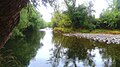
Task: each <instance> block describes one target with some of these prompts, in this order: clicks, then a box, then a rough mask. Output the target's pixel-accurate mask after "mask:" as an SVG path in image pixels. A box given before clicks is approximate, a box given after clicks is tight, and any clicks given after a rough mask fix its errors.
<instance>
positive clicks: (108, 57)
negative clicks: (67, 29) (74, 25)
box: [50, 34, 120, 67]
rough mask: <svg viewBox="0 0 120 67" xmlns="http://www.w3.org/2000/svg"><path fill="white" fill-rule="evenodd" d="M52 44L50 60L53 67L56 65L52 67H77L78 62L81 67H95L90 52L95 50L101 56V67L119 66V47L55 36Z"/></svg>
mask: <svg viewBox="0 0 120 67" xmlns="http://www.w3.org/2000/svg"><path fill="white" fill-rule="evenodd" d="M53 43H54V44H55V47H54V48H53V54H52V57H51V58H50V59H52V60H51V63H52V64H53V65H55V64H56V66H54V67H57V66H58V65H60V64H61V63H60V62H64V67H69V66H72V67H77V66H79V62H82V63H83V66H90V67H95V61H94V60H93V58H94V57H95V56H96V55H95V54H92V53H91V52H92V51H94V50H96V49H97V50H99V54H100V55H101V56H102V58H100V59H102V61H103V63H104V65H103V67H119V66H120V58H119V57H120V53H119V52H120V45H114V44H111V45H106V44H105V43H98V42H94V41H91V40H87V39H84V38H77V37H65V36H62V35H57V34H54V36H53ZM95 47H97V48H95ZM55 52H56V53H55ZM56 55H57V56H56ZM53 58H54V59H53ZM56 60H57V62H56Z"/></svg>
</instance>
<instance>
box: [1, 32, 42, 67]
mask: <svg viewBox="0 0 120 67" xmlns="http://www.w3.org/2000/svg"><path fill="white" fill-rule="evenodd" d="M28 33H29V34H28ZM26 34H27V35H26V37H25V38H19V37H18V38H16V39H12V40H9V41H8V42H7V44H6V45H5V47H4V48H2V49H0V67H27V66H28V65H29V61H30V60H31V59H32V58H33V57H34V56H35V55H36V51H37V50H38V48H40V47H41V45H40V41H39V40H40V39H41V38H43V36H44V32H41V33H40V32H37V31H32V32H26Z"/></svg>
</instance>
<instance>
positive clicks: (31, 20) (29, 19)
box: [12, 4, 45, 37]
mask: <svg viewBox="0 0 120 67" xmlns="http://www.w3.org/2000/svg"><path fill="white" fill-rule="evenodd" d="M44 27H45V21H44V20H43V19H42V16H41V14H40V13H38V12H37V11H36V10H35V8H34V7H33V6H32V5H31V4H28V6H27V7H25V8H23V9H22V10H21V12H20V21H19V24H18V25H17V26H16V27H15V28H14V30H13V32H12V33H13V34H12V37H15V36H24V34H23V31H25V30H26V29H27V28H31V29H34V30H37V29H40V28H44Z"/></svg>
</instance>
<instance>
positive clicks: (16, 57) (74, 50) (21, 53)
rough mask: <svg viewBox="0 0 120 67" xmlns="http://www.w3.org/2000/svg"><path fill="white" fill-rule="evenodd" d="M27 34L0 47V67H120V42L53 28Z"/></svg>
mask: <svg viewBox="0 0 120 67" xmlns="http://www.w3.org/2000/svg"><path fill="white" fill-rule="evenodd" d="M26 34H27V36H26V37H25V38H16V39H12V40H9V41H8V42H7V44H6V45H5V46H4V47H3V48H2V49H0V67H120V58H119V57H120V44H109V45H108V44H106V43H100V42H97V41H93V40H89V39H85V38H79V37H74V36H71V37H68V36H63V35H61V34H55V33H53V32H52V30H51V29H50V28H46V29H41V30H40V31H38V32H28V33H26Z"/></svg>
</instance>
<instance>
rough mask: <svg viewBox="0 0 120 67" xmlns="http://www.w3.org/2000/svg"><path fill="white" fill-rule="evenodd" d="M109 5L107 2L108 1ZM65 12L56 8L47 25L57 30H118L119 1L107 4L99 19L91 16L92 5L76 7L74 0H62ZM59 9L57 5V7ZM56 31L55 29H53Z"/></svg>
mask: <svg viewBox="0 0 120 67" xmlns="http://www.w3.org/2000/svg"><path fill="white" fill-rule="evenodd" d="M108 3H109V1H108ZM64 4H65V6H66V10H60V8H56V10H55V11H54V14H53V17H52V22H51V23H49V26H50V24H52V25H53V27H55V28H56V27H57V29H60V30H61V29H62V28H63V29H72V30H76V29H80V30H81V29H82V30H83V29H84V30H86V29H87V30H89V32H90V31H92V30H95V29H107V30H119V29H120V26H119V25H120V5H119V4H120V0H113V2H112V3H111V2H110V3H109V7H108V8H107V9H104V10H103V12H102V13H101V14H100V17H99V18H95V15H94V14H93V13H94V12H95V10H93V5H94V4H93V3H92V2H91V1H90V2H88V4H81V5H78V6H77V5H76V0H64ZM58 7H59V5H58ZM55 30H56V29H55Z"/></svg>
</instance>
